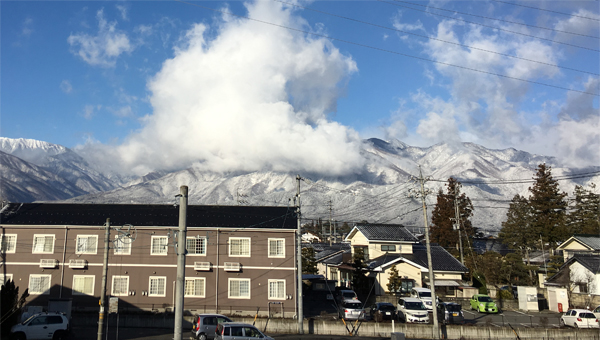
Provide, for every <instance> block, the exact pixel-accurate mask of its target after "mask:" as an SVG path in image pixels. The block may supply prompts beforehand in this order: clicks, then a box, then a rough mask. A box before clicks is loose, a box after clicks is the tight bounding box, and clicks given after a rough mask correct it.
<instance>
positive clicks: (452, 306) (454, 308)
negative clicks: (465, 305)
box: [446, 305, 460, 312]
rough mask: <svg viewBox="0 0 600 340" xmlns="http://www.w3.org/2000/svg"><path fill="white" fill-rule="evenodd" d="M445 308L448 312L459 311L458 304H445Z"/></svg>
mask: <svg viewBox="0 0 600 340" xmlns="http://www.w3.org/2000/svg"><path fill="white" fill-rule="evenodd" d="M446 309H447V310H448V311H450V312H460V305H446Z"/></svg>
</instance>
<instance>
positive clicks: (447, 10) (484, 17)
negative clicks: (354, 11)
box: [394, 0, 600, 39]
mask: <svg viewBox="0 0 600 340" xmlns="http://www.w3.org/2000/svg"><path fill="white" fill-rule="evenodd" d="M394 1H395V2H402V3H406V4H411V5H414V6H421V7H427V8H435V9H437V10H440V11H446V12H453V13H459V14H464V15H470V16H473V17H477V18H482V19H488V20H495V21H503V22H507V23H509V24H515V25H521V26H527V27H533V28H539V29H543V30H548V31H554V32H559V33H567V34H573V35H579V36H582V37H587V38H594V39H600V37H596V36H592V35H586V34H581V33H575V32H567V31H561V30H557V29H554V28H548V27H541V26H535V25H529V24H524V23H522V22H516V21H510V20H505V19H498V18H491V17H486V16H483V15H477V14H472V13H465V12H459V11H456V10H453V9H445V8H440V7H434V6H430V5H421V4H415V3H413V2H409V1H400V0H394Z"/></svg>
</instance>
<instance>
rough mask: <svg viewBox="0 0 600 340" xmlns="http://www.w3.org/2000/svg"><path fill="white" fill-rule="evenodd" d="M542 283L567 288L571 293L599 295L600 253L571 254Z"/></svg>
mask: <svg viewBox="0 0 600 340" xmlns="http://www.w3.org/2000/svg"><path fill="white" fill-rule="evenodd" d="M544 285H545V286H555V287H563V288H567V289H568V290H569V291H570V292H573V293H580V294H586V295H590V294H591V295H600V255H597V254H582V253H575V254H573V255H572V256H570V257H569V259H568V260H567V261H566V262H565V263H564V264H563V265H562V266H561V267H560V269H559V271H558V273H556V274H555V275H553V276H552V277H550V278H549V279H548V280H547V281H546V282H544Z"/></svg>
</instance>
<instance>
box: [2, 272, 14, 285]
mask: <svg viewBox="0 0 600 340" xmlns="http://www.w3.org/2000/svg"><path fill="white" fill-rule="evenodd" d="M12 279H13V274H0V285H3V284H5V283H6V281H8V280H12Z"/></svg>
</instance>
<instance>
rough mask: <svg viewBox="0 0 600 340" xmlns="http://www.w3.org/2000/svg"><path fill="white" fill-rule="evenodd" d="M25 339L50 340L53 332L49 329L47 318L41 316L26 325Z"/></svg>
mask: <svg viewBox="0 0 600 340" xmlns="http://www.w3.org/2000/svg"><path fill="white" fill-rule="evenodd" d="M26 333H27V339H52V335H53V333H54V331H53V330H52V329H49V325H48V316H46V315H41V316H38V317H36V318H35V319H33V320H31V321H30V322H29V324H28V325H27V330H26Z"/></svg>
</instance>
